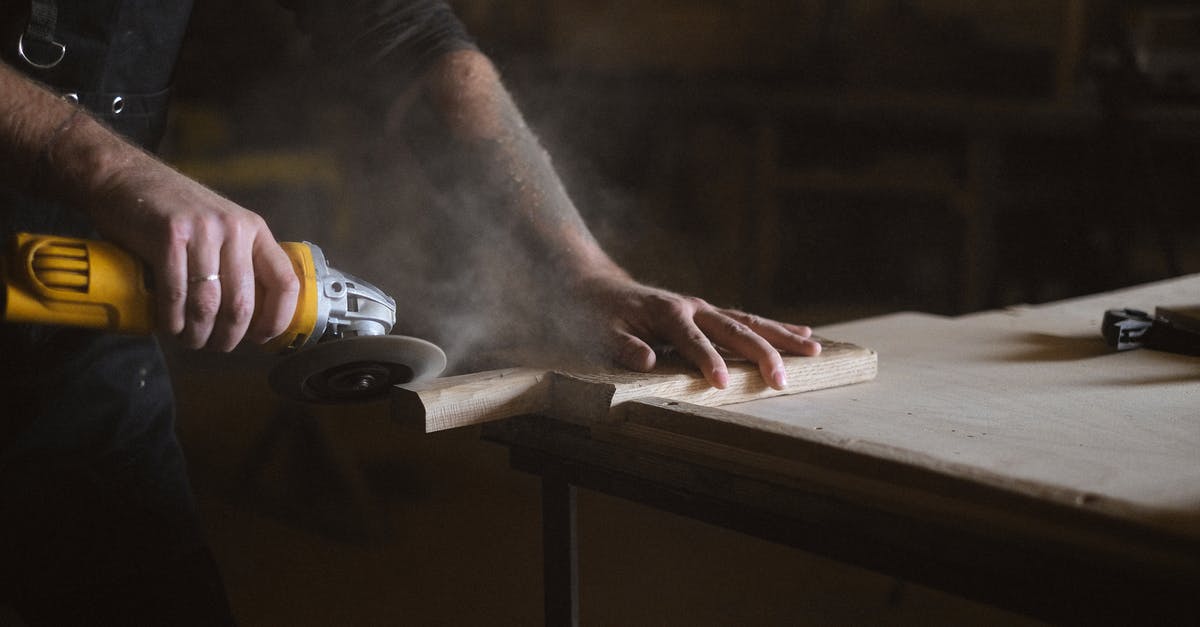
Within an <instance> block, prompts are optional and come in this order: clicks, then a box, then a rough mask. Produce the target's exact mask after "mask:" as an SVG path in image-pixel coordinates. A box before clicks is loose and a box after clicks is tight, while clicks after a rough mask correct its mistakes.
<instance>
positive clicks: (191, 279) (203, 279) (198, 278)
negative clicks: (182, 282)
mask: <svg viewBox="0 0 1200 627" xmlns="http://www.w3.org/2000/svg"><path fill="white" fill-rule="evenodd" d="M220 280H221V275H219V274H206V275H204V276H194V277H188V283H207V282H209V281H220Z"/></svg>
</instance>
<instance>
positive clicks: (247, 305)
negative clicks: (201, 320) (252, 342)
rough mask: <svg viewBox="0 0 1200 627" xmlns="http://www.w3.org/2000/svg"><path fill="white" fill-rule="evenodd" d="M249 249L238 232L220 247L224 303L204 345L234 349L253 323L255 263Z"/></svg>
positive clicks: (220, 348) (222, 301)
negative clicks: (251, 319)
mask: <svg viewBox="0 0 1200 627" xmlns="http://www.w3.org/2000/svg"><path fill="white" fill-rule="evenodd" d="M249 249H250V246H249V244H248V243H247V242H244V241H242V238H241V237H239V236H238V235H237V234H235V235H233V236H232V237H230V238H228V239H226V240H225V242H224V243H223V244H222V246H221V271H220V282H219V283H220V286H221V300H220V303H221V304H220V308H219V309H218V311H217V316H216V320H215V321H214V322H213V326H212V333H211V334H210V335H209V337H208V341H207V342H206V343H205V344H204V347H205V348H208V349H211V350H218V351H223V352H228V351H231V350H233V348H234V347H235V346H237V345H238V342H240V341H241V340H242V336H244V335H245V334H246V328H247V327H248V326H250V317H251V316H252V315H253V314H254V264H253V260H252V259H251V257H250V254H249Z"/></svg>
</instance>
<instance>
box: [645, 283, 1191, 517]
mask: <svg viewBox="0 0 1200 627" xmlns="http://www.w3.org/2000/svg"><path fill="white" fill-rule="evenodd" d="M1196 301H1200V276H1192V277H1185V278H1182V279H1176V280H1174V281H1169V282H1165V283H1161V284H1155V285H1149V286H1146V287H1143V288H1139V289H1133V290H1124V291H1121V292H1119V293H1114V294H1107V295H1101V296H1096V297H1090V298H1084V299H1077V300H1073V301H1068V302H1062V303H1057V304H1054V305H1048V306H1038V307H1017V308H1013V309H1010V310H1005V311H994V312H988V313H982V314H976V315H970V316H964V317H961V318H943V317H938V316H930V315H924V314H912V313H902V314H895V315H890V316H885V317H881V318H874V319H869V320H864V321H858V322H854V323H849V324H843V325H837V326H833V327H829V328H825V329H821V332H823V333H826V334H836V335H837V336H838V337H842V338H846V339H848V340H851V341H854V342H858V343H861V344H864V345H870V346H872V347H875V348H876V349H877V350H878V351H879V353H880V355H881V359H883V362H884V368H882V369H881V371H880V373H879V376H878V377H877V378H876V379H875V380H874V381H871V382H870V383H867V384H864V385H859V386H853V387H848V388H841V389H829V390H820V391H815V392H812V393H811V394H806V395H804V396H803V397H795V398H772V399H761V400H754V401H751V402H746V403H741V404H736V405H728V406H726V407H724V408H723V409H722V411H721V412H718V414H719V415H720V416H724V418H721V417H718V418H715V419H717V420H727V421H730V422H736V423H737V424H739V425H741V426H744V427H746V428H748V429H750V430H752V431H758V432H762V433H769V434H776V435H781V436H786V437H791V438H796V439H802V440H807V441H820V442H823V443H824V446H828V447H833V448H839V449H844V450H847V451H855V452H859V453H863V454H864V455H866V456H869V457H871V458H878V459H882V460H888V461H892V462H898V463H901V464H904V465H907V466H911V467H918V468H922V469H926V470H929V471H931V472H935V473H938V474H939V475H941V476H946V477H952V478H957V479H963V480H967V481H970V482H975V483H977V484H979V485H981V486H984V485H986V486H990V487H999V488H1003V489H1009V490H1012V491H1015V492H1020V493H1022V494H1028V495H1033V496H1036V497H1039V498H1043V499H1045V500H1047V501H1051V502H1055V503H1058V504H1061V505H1064V506H1067V507H1075V508H1080V509H1086V510H1091V511H1096V512H1102V513H1104V514H1106V515H1109V516H1113V517H1117V518H1121V519H1124V520H1131V521H1137V522H1138V523H1141V524H1146V525H1150V526H1153V527H1156V528H1159V529H1163V530H1168V531H1170V532H1171V533H1173V534H1176V535H1180V536H1184V537H1189V538H1192V539H1198V538H1200V358H1197V357H1188V356H1182V355H1175V354H1170V353H1163V352H1156V351H1149V350H1137V351H1132V352H1124V353H1115V352H1112V351H1110V350H1109V349H1108V348H1107V347H1106V346H1105V345H1104V343H1103V341H1102V339H1101V337H1100V332H1099V328H1100V327H1099V325H1100V321H1101V319H1102V317H1103V314H1104V311H1105V309H1108V308H1113V307H1137V308H1140V309H1145V310H1151V311H1152V310H1153V309H1154V307H1155V306H1158V305H1186V304H1189V303H1194V302H1196ZM655 437H657V436H655ZM715 444H717V445H718V446H713V447H709V449H710V453H711V454H713V455H718V456H719V455H720V451H721V450H722V447H724V448H725V449H727V452H728V453H729V454H730V457H731V458H732V457H735V456H738V455H740V458H741V459H743V460H744V459H749V457H747V456H746V455H745V453H746V451H740V453H739V452H737V451H736V450H735V449H737V448H738V445H737V444H736V443H733V442H728V441H723V442H715ZM751 452H753V451H751ZM735 453H736V455H735Z"/></svg>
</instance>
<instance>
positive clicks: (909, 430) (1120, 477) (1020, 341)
mask: <svg viewBox="0 0 1200 627" xmlns="http://www.w3.org/2000/svg"><path fill="white" fill-rule="evenodd" d="M1197 302H1200V275H1194V276H1188V277H1181V278H1177V279H1173V280H1169V281H1164V282H1160V283H1155V284H1149V285H1143V286H1138V287H1135V288H1130V289H1126V290H1120V291H1115V292H1111V293H1106V294H1102V295H1096V296H1091V297H1085V298H1079V299H1073V300H1070V301H1063V302H1058V303H1053V304H1048V305H1040V306H1020V307H1013V308H1010V309H1006V310H1002V311H990V312H982V313H978V314H972V315H967V316H961V317H957V318H947V317H941V316H933V315H928V314H919V313H897V314H892V315H888V316H882V317H877V318H870V319H864V320H859V321H854V322H848V323H844V324H838V325H833V326H829V327H826V328H822V329H819V330H818V332H819V333H820V334H822V335H824V336H827V337H830V338H835V339H837V340H840V341H846V342H853V343H855V344H859V345H861V346H866V347H869V348H872V349H874V350H876V351H877V352H878V364H879V370H878V376H877V377H876V379H875V380H873V381H869V382H865V383H858V384H854V385H847V386H844V387H839V388H829V389H823V390H817V391H811V392H805V393H802V394H796V395H791V396H778V397H773V398H766V399H758V400H753V401H748V402H744V403H738V404H732V405H726V406H724V407H705V406H700V405H694V404H690V403H686V402H681V401H678V400H671V399H665V398H642V399H636V400H631V401H628V402H625V403H623V404H622V405H621V406H619V408H620V411H618V412H616V413H615V415H614V416H613V418H612V419H610V420H608V421H606V422H598V423H594V424H590V425H580V424H570V423H568V422H563V421H561V420H556V419H555V417H554V416H553V415H548V416H545V417H537V416H530V417H529V418H528V419H527V420H525V419H517V420H510V421H503V422H498V423H492V424H489V425H485V429H484V436H485V438H487V439H490V440H492V441H495V442H499V443H502V444H505V445H508V446H509V447H511V450H512V455H513V457H512V462H513V467H514V468H518V469H521V470H526V471H529V472H534V473H538V474H541V475H542V476H543V479H544V480H547V481H550V484H554V485H557V484H555V483H554V482H562V481H565V482H567V483H570V484H573V485H581V486H584V487H589V488H592V489H598V490H601V491H605V492H609V493H611V494H615V495H618V496H624V497H626V498H631V499H633V500H635V501H639V502H645V503H647V504H651V505H654V506H656V507H660V508H663V509H667V510H668V511H675V512H678V513H681V514H684V515H688V516H692V517H696V518H699V519H702V520H707V521H709V522H713V523H715V524H719V525H722V526H728V527H731V528H735V529H739V530H742V531H746V532H747V533H752V534H755V535H760V536H761V537H764V538H767V539H771V540H776V541H780V542H783V543H786V544H791V545H793V546H796V547H799V548H802V549H805V550H811V551H814V552H817V553H819V554H823V555H826V556H828V557H832V558H834V559H839V560H843V561H847V562H850V563H856V564H859V565H861V566H865V567H867V568H871V569H875V570H879V571H880V572H885V573H889V574H892V575H894V576H898V577H901V578H906V579H912V580H915V581H918V582H922V583H925V584H927V585H932V586H934V587H938V588H941V589H944V590H947V591H950V592H954V593H957V594H962V595H964V596H968V597H971V598H975V599H978V600H981V601H984V602H988V603H994V604H997V605H1001V606H1004V607H1009V608H1012V609H1016V610H1018V611H1022V612H1026V613H1029V614H1031V615H1034V616H1042V617H1046V618H1049V619H1051V620H1053V621H1055V622H1064V623H1078V624H1089V623H1094V622H1096V621H1100V622H1113V621H1114V620H1115V621H1117V622H1120V621H1121V620H1130V621H1139V622H1144V621H1146V620H1150V619H1148V617H1149V616H1151V615H1153V616H1156V617H1158V618H1161V619H1163V620H1169V621H1174V620H1175V617H1177V616H1188V617H1190V619H1189V620H1200V601H1197V600H1195V599H1194V598H1193V597H1194V596H1195V595H1194V594H1193V593H1194V590H1195V589H1198V587H1200V385H1197V384H1198V383H1200V357H1189V356H1183V355H1176V354H1171V353H1165V352H1158V351H1151V350H1148V349H1139V350H1134V351H1127V352H1121V353H1117V352H1114V351H1112V350H1110V349H1109V348H1108V347H1107V346H1106V345H1105V343H1104V341H1103V339H1102V338H1101V336H1100V323H1101V320H1102V318H1103V315H1104V312H1105V311H1106V310H1107V309H1111V308H1120V307H1133V308H1138V309H1143V310H1147V311H1153V309H1154V308H1155V307H1156V306H1172V305H1173V306H1182V305H1193V304H1195V303H1197ZM551 518H553V517H551ZM551 535H553V534H551ZM560 561H561V560H560ZM568 561H569V560H568ZM551 596H554V597H555V598H559V599H560V600H561V598H560V597H564V596H569V595H563V594H559V595H549V594H548V597H547V598H550V597H551ZM564 606H566V605H564ZM1147 612H1150V613H1149V614H1148V613H1147ZM1115 617H1116V618H1115Z"/></svg>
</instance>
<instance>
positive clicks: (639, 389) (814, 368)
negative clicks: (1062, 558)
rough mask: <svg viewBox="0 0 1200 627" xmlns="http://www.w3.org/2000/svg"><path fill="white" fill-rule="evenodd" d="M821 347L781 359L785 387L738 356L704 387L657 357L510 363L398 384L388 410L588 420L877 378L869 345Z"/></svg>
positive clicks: (437, 425)
mask: <svg viewBox="0 0 1200 627" xmlns="http://www.w3.org/2000/svg"><path fill="white" fill-rule="evenodd" d="M823 347H824V350H823V351H822V353H821V354H820V355H818V356H816V357H797V356H788V357H785V358H784V368H785V370H786V371H787V378H788V386H787V388H786V389H784V390H776V389H773V388H771V387H769V386H767V385H766V383H765V382H764V381H763V380H762V375H761V374H760V373H759V371H758V367H757V366H756V365H754V364H752V363H749V362H744V361H731V362H729V385H728V386H727V387H726V388H725V389H723V390H718V389H716V388H713V387H711V386H709V385H708V383H707V382H705V380H704V378H703V377H702V376H701V375H700V374H699V373H698V372H697V371H695V370H694V369H692V368H691V367H690V366H688V365H686V364H683V363H680V362H666V363H663V364H660V365H659V367H657V368H656V369H655V370H654V371H652V372H649V373H638V372H632V371H628V370H597V371H592V372H557V371H546V370H538V369H531V368H512V369H507V370H493V371H487V372H480V373H473V374H467V375H461V376H456V377H446V378H443V379H435V380H432V381H425V382H421V383H416V384H407V385H400V386H396V388H394V389H393V392H392V415H393V417H394V418H395V419H397V420H398V421H400V422H402V423H406V424H417V425H420V426H422V427H423V428H424V430H425V431H426V432H427V433H431V432H434V431H442V430H445V429H452V428H456V427H464V426H468V425H473V424H480V423H484V422H489V421H492V420H500V419H503V418H510V417H512V416H518V415H521V414H531V413H545V414H549V415H553V416H554V417H555V418H559V419H562V420H568V421H572V422H578V423H582V424H594V423H599V422H608V421H611V420H613V416H614V415H615V414H614V411H619V408H620V407H621V406H622V404H624V403H626V402H628V401H630V400H635V399H639V398H643V397H658V398H666V399H676V400H680V401H686V402H689V403H693V404H697V405H709V406H718V405H727V404H730V403H739V402H744V401H748V400H753V399H762V398H769V397H772V396H780V395H786V394H797V393H800V392H808V391H812V390H817V389H824V388H829V387H834V386H841V385H849V384H852V383H860V382H863V381H869V380H871V379H873V378H874V377H875V375H876V372H877V369H878V358H877V356H876V354H875V351H872V350H870V349H866V348H862V347H860V346H856V345H854V344H848V343H845V342H834V341H829V340H823Z"/></svg>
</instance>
